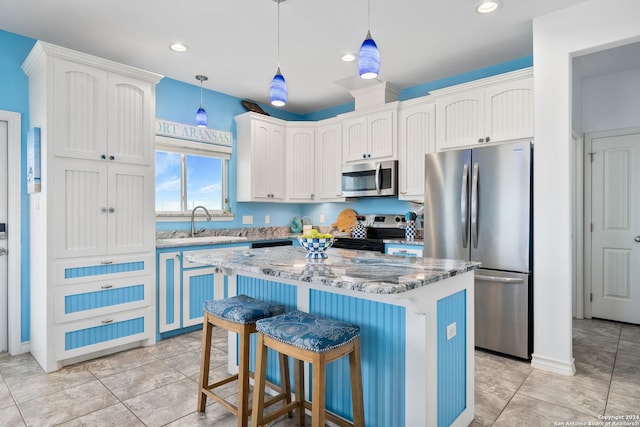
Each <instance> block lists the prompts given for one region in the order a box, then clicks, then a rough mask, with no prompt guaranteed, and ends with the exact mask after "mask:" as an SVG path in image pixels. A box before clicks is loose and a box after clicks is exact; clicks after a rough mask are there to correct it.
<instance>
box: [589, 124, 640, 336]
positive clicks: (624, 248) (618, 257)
mask: <svg viewBox="0 0 640 427" xmlns="http://www.w3.org/2000/svg"><path fill="white" fill-rule="evenodd" d="M636 132H637V131H636ZM590 140H591V143H592V145H591V152H592V153H594V154H593V155H592V157H593V161H592V163H591V167H592V172H591V173H592V176H591V178H592V179H591V183H592V185H591V222H592V224H593V232H592V235H591V292H592V294H593V297H592V298H593V301H592V304H591V315H592V317H599V318H604V319H610V320H617V321H621V322H629V323H638V324H640V133H630V132H628V133H622V132H617V133H613V132H610V133H609V134H608V135H607V134H599V135H594V136H592V137H591V138H590Z"/></svg>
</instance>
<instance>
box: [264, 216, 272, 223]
mask: <svg viewBox="0 0 640 427" xmlns="http://www.w3.org/2000/svg"><path fill="white" fill-rule="evenodd" d="M270 222H271V217H270V216H269V215H265V216H264V223H265V224H269V223H270Z"/></svg>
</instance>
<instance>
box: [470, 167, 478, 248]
mask: <svg viewBox="0 0 640 427" xmlns="http://www.w3.org/2000/svg"><path fill="white" fill-rule="evenodd" d="M471 238H472V240H473V247H474V248H477V247H478V164H477V163H474V164H473V178H472V182H471Z"/></svg>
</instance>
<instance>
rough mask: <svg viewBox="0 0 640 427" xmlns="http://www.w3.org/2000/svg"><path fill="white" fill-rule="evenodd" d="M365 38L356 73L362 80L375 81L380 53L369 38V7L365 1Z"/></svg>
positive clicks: (378, 70) (368, 3)
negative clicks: (366, 20) (366, 21)
mask: <svg viewBox="0 0 640 427" xmlns="http://www.w3.org/2000/svg"><path fill="white" fill-rule="evenodd" d="M367 16H368V18H367V19H368V23H367V37H366V38H365V39H364V41H363V42H362V45H361V46H360V53H358V73H359V74H360V77H361V78H363V79H375V78H376V77H378V73H379V72H380V52H379V51H378V46H377V45H376V42H375V41H373V39H372V38H371V5H370V2H369V0H368V1H367Z"/></svg>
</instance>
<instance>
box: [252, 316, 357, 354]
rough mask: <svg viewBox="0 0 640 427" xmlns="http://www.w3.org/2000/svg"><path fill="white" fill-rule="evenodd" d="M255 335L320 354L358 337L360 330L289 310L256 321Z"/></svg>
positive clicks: (331, 320)
mask: <svg viewBox="0 0 640 427" xmlns="http://www.w3.org/2000/svg"><path fill="white" fill-rule="evenodd" d="M256 329H257V330H258V332H262V333H263V334H265V335H267V336H270V337H271V338H273V339H276V340H278V341H280V342H283V343H285V344H289V345H292V346H294V347H298V348H301V349H303V350H308V351H314V352H316V353H322V352H325V351H329V350H333V349H334V348H337V347H340V346H342V345H344V344H346V343H348V342H349V341H351V340H353V339H355V338H357V337H359V336H360V327H359V326H356V325H352V324H351V323H346V322H341V321H339V320H334V319H327V318H325V317H319V316H314V315H313V314H309V313H305V312H303V311H291V312H288V313H285V314H281V315H279V316H273V317H269V318H267V319H261V320H259V321H257V322H256Z"/></svg>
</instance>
